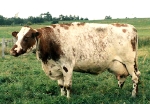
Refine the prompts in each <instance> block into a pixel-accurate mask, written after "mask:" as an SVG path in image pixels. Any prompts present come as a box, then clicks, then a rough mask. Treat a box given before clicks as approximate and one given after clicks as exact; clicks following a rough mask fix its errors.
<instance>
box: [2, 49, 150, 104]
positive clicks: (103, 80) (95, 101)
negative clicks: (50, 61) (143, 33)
mask: <svg viewBox="0 0 150 104" xmlns="http://www.w3.org/2000/svg"><path fill="white" fill-rule="evenodd" d="M140 51H142V49H140V50H139V52H140ZM143 60H144V54H140V55H139V69H140V71H141V73H142V75H141V78H140V83H139V94H138V96H137V97H136V98H135V99H133V98H131V90H132V81H131V77H128V78H127V80H126V83H125V85H124V87H123V89H119V88H118V86H117V80H116V78H115V76H114V75H113V74H110V73H108V72H104V73H102V74H100V75H98V76H95V75H91V74H85V73H84V74H83V73H77V72H74V75H73V86H72V94H71V99H70V100H68V99H67V98H66V97H63V96H60V89H59V87H58V85H57V82H56V81H53V80H51V79H49V78H48V77H47V76H46V75H45V73H44V72H43V70H42V69H41V63H40V62H39V61H37V60H36V57H35V55H34V54H33V53H29V54H28V55H23V56H20V57H17V58H16V57H12V56H9V55H6V57H5V58H4V59H2V58H1V59H0V65H1V66H0V69H1V73H0V92H1V93H0V104H35V103H36V104H123V103H124V102H125V104H149V103H150V94H149V91H150V87H149V85H150V81H149V80H150V77H149V76H150V70H149V69H150V64H149V63H150V57H149V54H148V57H147V58H146V60H145V61H144V63H143Z"/></svg>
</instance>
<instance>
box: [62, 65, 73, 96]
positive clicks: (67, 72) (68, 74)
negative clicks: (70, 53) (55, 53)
mask: <svg viewBox="0 0 150 104" xmlns="http://www.w3.org/2000/svg"><path fill="white" fill-rule="evenodd" d="M72 73H73V68H69V67H67V66H63V75H64V89H66V91H67V98H70V90H71V87H72Z"/></svg>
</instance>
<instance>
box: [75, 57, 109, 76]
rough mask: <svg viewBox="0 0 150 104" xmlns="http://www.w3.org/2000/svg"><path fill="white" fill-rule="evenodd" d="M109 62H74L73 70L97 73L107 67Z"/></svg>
mask: <svg viewBox="0 0 150 104" xmlns="http://www.w3.org/2000/svg"><path fill="white" fill-rule="evenodd" d="M108 66H109V62H106V61H105V62H104V61H103V62H102V61H100V60H99V61H80V62H77V63H76V64H75V67H74V71H77V72H86V73H91V74H99V73H102V72H104V71H105V70H106V69H108Z"/></svg>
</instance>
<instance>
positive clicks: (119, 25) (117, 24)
mask: <svg viewBox="0 0 150 104" xmlns="http://www.w3.org/2000/svg"><path fill="white" fill-rule="evenodd" d="M112 25H113V26H116V27H127V26H128V25H127V24H120V23H113V24H112Z"/></svg>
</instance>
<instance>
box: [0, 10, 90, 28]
mask: <svg viewBox="0 0 150 104" xmlns="http://www.w3.org/2000/svg"><path fill="white" fill-rule="evenodd" d="M72 20H88V18H82V17H81V18H80V17H79V16H75V15H74V16H73V15H69V16H67V15H66V16H64V15H62V14H61V15H59V17H52V15H51V14H50V13H49V12H47V13H41V14H40V16H37V17H33V16H29V17H28V18H20V17H12V18H6V17H3V16H2V15H0V25H15V24H20V25H22V24H28V25H30V24H34V23H44V22H46V21H49V22H50V21H51V22H52V23H58V21H72Z"/></svg>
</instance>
